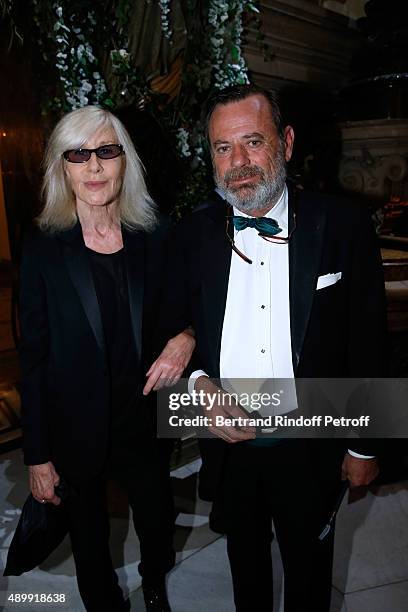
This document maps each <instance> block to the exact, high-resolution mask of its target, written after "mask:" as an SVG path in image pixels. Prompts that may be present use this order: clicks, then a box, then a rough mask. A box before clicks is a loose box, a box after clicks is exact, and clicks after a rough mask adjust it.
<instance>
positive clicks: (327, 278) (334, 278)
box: [316, 272, 341, 289]
mask: <svg viewBox="0 0 408 612" xmlns="http://www.w3.org/2000/svg"><path fill="white" fill-rule="evenodd" d="M340 279H341V272H334V273H333V274H323V276H319V278H318V279H317V286H316V289H324V287H330V285H334V283H337V282H338V281H339V280H340Z"/></svg>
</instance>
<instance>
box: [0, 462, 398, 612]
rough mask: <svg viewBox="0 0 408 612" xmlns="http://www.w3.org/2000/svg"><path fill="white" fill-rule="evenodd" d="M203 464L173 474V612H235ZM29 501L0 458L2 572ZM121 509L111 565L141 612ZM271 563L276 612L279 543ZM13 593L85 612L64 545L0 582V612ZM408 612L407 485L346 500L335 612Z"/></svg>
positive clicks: (115, 516) (11, 465)
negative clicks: (50, 597) (201, 487)
mask: <svg viewBox="0 0 408 612" xmlns="http://www.w3.org/2000/svg"><path fill="white" fill-rule="evenodd" d="M199 465H200V463H199V460H195V461H192V462H191V463H189V464H188V465H185V466H183V467H181V468H178V469H177V470H174V471H173V472H172V481H173V485H174V493H175V499H176V507H177V520H176V524H177V530H176V549H177V565H176V567H175V569H174V570H173V571H172V572H171V574H170V576H169V579H168V589H169V596H170V600H171V602H172V606H173V611H174V612H192V611H194V612H233V610H234V606H233V604H232V590H231V584H230V577H229V569H228V562H227V557H226V550H225V540H224V538H222V537H219V536H218V535H216V534H214V533H212V532H211V531H210V530H209V527H208V514H209V509H210V508H209V504H208V503H206V502H202V501H200V500H198V499H197V495H196V485H197V470H198V469H199ZM26 495H27V482H26V476H25V470H24V466H23V465H22V461H21V454H20V451H12V452H9V453H6V454H4V455H0V566H1V564H4V562H5V559H6V555H7V549H8V546H9V543H10V541H11V538H12V535H13V532H14V529H15V526H16V524H17V521H18V517H19V507H21V505H22V503H23V501H24V499H25V497H26ZM112 495H113V496H115V493H114V492H113V493H112ZM119 497H120V496H119ZM113 501H114V502H115V500H113ZM116 502H117V503H113V505H112V508H113V510H112V513H111V514H112V519H111V523H112V535H111V544H112V554H113V559H114V564H115V567H116V569H117V572H118V575H119V579H120V583H121V585H122V587H123V588H124V590H125V591H126V593H128V594H129V596H130V601H131V605H132V610H135V611H137V610H139V611H142V610H144V604H143V597H142V593H141V589H140V577H139V575H138V573H137V563H138V560H139V546H138V541H137V538H136V536H135V534H134V531H133V528H132V527H131V526H130V525H129V516H128V512H127V510H126V509H124V506H123V504H122V503H120V499H119V498H116ZM273 557H274V564H275V576H274V586H275V599H276V601H275V604H276V605H275V610H276V611H277V612H282V611H283V602H282V597H281V595H282V567H281V563H280V558H279V550H278V546H277V544H276V542H274V543H273ZM12 592H20V593H65V594H66V596H67V603H66V604H58V606H51V605H47V606H46V609H55V610H57V609H59V610H62V609H66V610H69V611H70V612H83V610H84V608H83V606H82V604H81V601H80V599H79V597H78V595H77V592H76V584H75V571H74V565H73V561H72V557H71V554H70V549H69V544H68V542H67V541H66V540H65V541H64V542H63V543H62V544H61V546H60V547H59V548H58V550H56V551H55V552H54V553H53V555H52V556H51V557H50V558H49V559H48V560H47V561H46V562H45V563H43V564H42V565H41V567H40V568H38V569H36V570H33V571H32V572H30V573H29V574H26V575H23V576H20V577H8V578H0V597H1V599H0V609H3V610H4V611H5V612H12V611H13V610H15V609H16V606H15V605H14V606H11V605H8V604H7V603H6V598H7V596H8V595H9V594H10V593H12ZM2 605H3V607H1V606H2ZM20 607H21V608H22V609H26V610H27V609H30V610H34V609H38V608H35V607H31V608H27V607H23V606H20ZM44 609H45V607H44ZM407 610H408V481H403V482H400V483H397V484H393V485H387V486H382V487H379V488H378V489H376V490H373V491H369V492H368V493H367V495H366V496H365V497H364V498H363V499H360V500H358V501H356V502H354V503H352V504H347V501H346V500H344V502H343V505H342V507H341V509H340V513H339V517H338V523H337V531H336V549H335V565H334V577H333V601H332V609H331V612H380V611H381V612H384V611H386V612H407ZM41 612H42V611H41ZM254 612H256V611H254ZM299 612H301V611H299Z"/></svg>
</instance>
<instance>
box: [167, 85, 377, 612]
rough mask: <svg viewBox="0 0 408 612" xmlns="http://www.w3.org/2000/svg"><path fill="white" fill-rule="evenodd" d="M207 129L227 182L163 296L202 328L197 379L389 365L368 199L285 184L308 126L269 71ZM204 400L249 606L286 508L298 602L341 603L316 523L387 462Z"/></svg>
mask: <svg viewBox="0 0 408 612" xmlns="http://www.w3.org/2000/svg"><path fill="white" fill-rule="evenodd" d="M208 139H209V143H210V148H211V155H212V161H213V167H214V178H215V182H216V184H217V192H218V194H219V195H220V197H219V198H218V200H217V201H216V202H214V203H212V204H210V205H201V206H199V207H198V208H197V209H196V210H195V211H194V212H193V213H192V214H191V215H190V216H189V217H187V218H186V219H185V220H184V221H183V222H182V223H181V224H180V225H179V227H178V228H177V229H176V233H175V235H174V238H173V242H172V244H173V256H172V259H171V260H170V265H169V270H170V272H169V287H168V291H167V292H166V293H167V296H170V301H168V302H167V303H166V305H165V313H166V314H165V319H166V324H167V325H168V326H169V329H168V333H169V335H170V334H174V333H175V332H176V331H177V329H184V328H185V327H186V326H187V325H189V324H191V325H192V326H193V328H194V330H195V333H196V342H197V345H196V352H195V355H194V357H193V360H192V364H191V370H190V371H191V372H192V373H191V376H190V379H189V388H190V390H191V389H193V388H194V389H195V390H196V391H205V392H206V393H216V392H217V390H218V387H217V386H216V384H215V383H214V382H213V381H212V380H211V379H210V378H209V377H212V379H216V380H219V379H221V380H225V379H228V380H231V379H244V378H251V379H264V380H265V379H272V378H280V379H282V378H294V377H296V378H298V377H299V378H302V377H304V378H323V377H328V378H338V377H364V376H370V377H374V376H380V375H381V373H382V344H383V330H384V328H385V326H384V321H385V318H384V284H383V279H382V271H381V261H380V258H379V253H378V249H377V247H376V240H375V235H374V232H373V229H372V227H371V222H370V219H369V216H368V214H367V211H365V210H363V209H362V208H360V206H357V205H356V204H350V203H349V202H347V201H344V200H341V199H338V198H333V197H328V196H323V195H321V194H311V193H307V192H305V191H299V190H297V189H295V188H294V187H292V186H289V185H288V186H287V185H286V170H285V164H286V162H288V161H289V160H290V158H291V155H292V148H293V142H294V132H293V129H292V128H291V127H290V126H286V127H284V126H283V124H282V119H281V115H280V110H279V106H278V103H277V100H276V98H275V97H274V96H273V95H271V94H269V93H268V92H265V91H263V90H261V89H259V88H257V87H255V86H252V85H248V86H235V87H233V88H230V89H228V90H224V91H221V92H219V93H218V94H216V96H215V97H214V98H213V100H212V101H211V103H210V107H209V112H208ZM206 414H207V415H209V416H212V417H213V426H211V427H210V431H211V433H212V434H215V436H217V438H218V439H211V440H201V441H200V442H201V443H202V449H203V451H204V453H203V470H202V477H203V480H204V481H205V482H203V481H202V482H201V491H202V492H203V493H204V495H205V496H206V497H209V496H210V495H211V497H212V498H213V499H214V506H213V517H212V518H213V525H214V523H215V522H218V523H219V520H220V519H221V520H222V525H223V529H224V530H225V532H226V534H227V546H228V556H229V560H230V565H231V573H232V579H233V586H234V599H235V605H236V609H237V610H238V611H239V612H243V611H245V612H249V611H251V612H252V610H257V612H260V611H266V610H267V611H270V610H272V600H273V593H272V563H271V540H272V528H271V519H273V523H274V531H275V533H276V536H277V539H278V543H279V547H280V552H281V556H282V562H283V567H284V576H285V592H284V597H285V612H328V611H329V608H330V595H331V567H332V555H333V536H332V534H331V535H329V536H328V537H327V538H326V539H325V540H324V541H322V542H321V541H319V538H318V536H319V534H320V532H321V530H322V527H323V526H324V525H325V523H326V522H327V518H328V516H329V514H330V510H331V508H332V505H333V503H334V500H335V498H336V496H337V495H338V491H339V488H340V485H341V478H343V479H348V480H349V482H350V485H351V486H352V487H355V486H361V485H367V484H369V483H370V482H371V481H372V480H373V479H374V478H375V477H376V475H377V473H378V468H377V462H376V459H375V457H373V454H374V453H373V452H372V447H370V444H369V442H367V441H366V442H365V443H363V442H362V441H361V440H359V441H354V443H353V444H351V441H349V442H350V445H349V450H347V447H344V446H343V444H341V448H340V445H339V444H337V443H336V444H335V443H334V441H332V440H323V439H321V440H306V439H305V440H302V439H291V440H283V439H277V438H259V437H256V436H255V431H254V429H253V428H251V427H245V426H243V427H233V426H230V425H229V424H228V423H226V424H225V425H223V426H220V427H216V426H215V425H214V423H215V417H216V416H220V415H221V416H225V417H230V416H232V417H238V416H244V412H243V411H242V410H241V408H240V407H239V406H237V405H235V406H230V405H229V404H228V402H225V403H224V405H222V402H219V403H218V404H217V403H216V404H215V405H214V406H213V408H212V410H211V411H207V412H206ZM340 442H341V441H340ZM215 519H216V520H215Z"/></svg>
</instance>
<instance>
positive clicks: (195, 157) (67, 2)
mask: <svg viewBox="0 0 408 612" xmlns="http://www.w3.org/2000/svg"><path fill="white" fill-rule="evenodd" d="M176 1H178V0H145V2H146V4H147V5H150V6H156V7H158V10H159V13H160V17H159V22H160V26H161V30H162V33H163V37H164V39H165V40H166V41H167V42H168V44H170V45H171V44H172V37H173V36H174V34H173V31H172V10H173V7H174V4H173V3H175V2H176ZM16 6H17V4H16ZM98 6H99V5H98ZM27 7H28V10H31V11H32V16H33V21H34V24H35V25H36V28H37V31H38V42H39V47H40V52H41V57H42V60H43V62H44V66H46V71H45V81H46V82H45V83H44V86H43V87H42V88H43V89H44V92H45V95H44V99H45V101H46V102H45V104H44V114H46V115H48V116H49V115H50V113H51V114H52V113H54V114H56V115H60V114H61V113H62V112H66V111H68V110H72V109H76V108H80V107H82V106H86V105H87V104H99V105H102V106H107V107H108V108H110V109H112V110H113V111H114V110H115V109H117V108H119V107H122V106H130V105H132V104H135V105H136V106H138V107H139V108H145V109H146V110H151V112H152V114H153V115H154V116H155V118H156V119H159V121H160V123H161V125H162V127H163V129H164V130H165V131H166V132H167V134H168V135H170V139H172V141H173V144H174V148H175V150H176V151H177V155H178V157H179V160H180V166H181V168H182V169H183V170H184V171H183V178H182V183H183V188H182V189H181V191H180V195H179V198H178V202H177V203H176V211H177V214H180V213H181V212H182V211H183V210H184V209H186V208H190V207H191V206H193V205H194V204H196V203H197V201H199V200H200V199H202V198H203V197H205V196H206V194H207V193H208V191H209V189H210V185H211V184H212V182H211V181H210V180H209V167H208V164H207V163H206V156H205V150H206V141H205V135H204V129H203V124H202V117H201V113H202V107H203V104H204V103H205V101H206V99H207V98H208V96H209V94H210V92H211V91H212V90H213V89H221V88H224V87H227V86H230V85H233V84H236V83H241V84H243V83H247V82H249V79H248V70H247V66H246V63H245V60H244V57H243V55H242V42H243V41H242V39H243V32H244V24H245V22H246V21H248V19H249V20H250V19H256V20H258V24H257V25H258V28H257V29H258V30H260V28H259V17H258V15H259V9H258V6H257V3H256V2H253V1H248V0H228V1H226V0H206V1H205V2H203V1H202V0H186V2H185V3H184V4H183V14H184V15H185V21H186V33H185V49H184V55H183V71H182V79H181V89H180V93H179V95H178V96H177V97H176V99H175V100H173V101H172V102H169V103H167V104H163V96H161V95H158V94H157V93H156V92H154V91H153V90H152V89H151V86H150V83H149V82H148V80H147V78H146V75H144V74H143V73H142V71H141V69H140V67H138V66H136V65H135V61H134V58H133V57H132V55H131V53H130V51H129V34H130V32H129V24H130V23H131V15H132V11H133V10H134V8H135V5H134V2H132V1H131V0H105V1H104V2H103V10H101V11H98V15H97V14H96V9H95V3H94V2H91V0H57V1H55V0H27ZM0 9H1V10H2V12H3V13H4V14H8V15H9V18H10V23H11V24H12V25H13V29H14V30H15V31H18V29H17V28H18V24H17V25H16V19H15V15H14V13H17V9H16V10H15V11H14V12H13V0H0ZM260 36H261V35H260ZM43 76H44V72H43Z"/></svg>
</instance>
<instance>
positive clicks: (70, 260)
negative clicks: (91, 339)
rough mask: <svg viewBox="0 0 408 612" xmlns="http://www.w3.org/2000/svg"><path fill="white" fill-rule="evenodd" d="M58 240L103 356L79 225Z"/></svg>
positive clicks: (99, 320) (98, 317) (99, 322)
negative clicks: (60, 242)
mask: <svg viewBox="0 0 408 612" xmlns="http://www.w3.org/2000/svg"><path fill="white" fill-rule="evenodd" d="M59 238H60V240H61V241H62V249H63V256H64V260H65V264H66V266H67V268H68V272H69V275H70V277H71V280H72V283H73V285H74V287H75V289H76V291H77V293H78V296H79V299H80V300H81V304H82V306H83V309H84V311H85V314H86V316H87V319H88V321H89V324H90V326H91V328H92V331H93V333H94V335H95V339H96V342H97V343H98V346H99V348H100V349H101V351H102V352H103V353H104V354H105V349H106V347H105V338H104V332H103V326H102V318H101V312H100V308H99V304H98V298H97V296H96V291H95V285H94V281H93V277H92V271H91V267H90V264H89V257H88V254H87V252H86V247H85V243H84V239H83V236H82V231H81V226H80V224H79V223H77V224H76V225H75V227H74V228H72V229H71V230H67V231H65V232H62V233H61V234H60V235H59Z"/></svg>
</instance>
